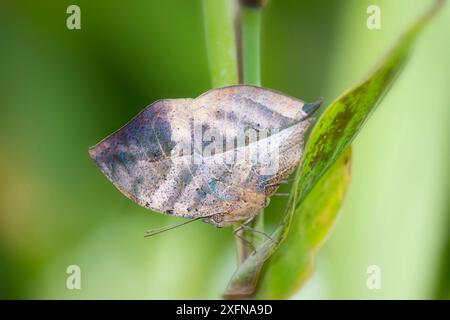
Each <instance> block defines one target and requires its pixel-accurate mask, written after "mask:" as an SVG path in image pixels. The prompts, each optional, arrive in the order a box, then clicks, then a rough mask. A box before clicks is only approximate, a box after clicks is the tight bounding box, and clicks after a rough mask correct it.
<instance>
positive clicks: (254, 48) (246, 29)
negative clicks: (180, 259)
mask: <svg viewBox="0 0 450 320" xmlns="http://www.w3.org/2000/svg"><path fill="white" fill-rule="evenodd" d="M261 11H262V9H261V6H257V7H249V6H245V5H242V6H241V24H242V53H243V54H242V57H243V65H242V67H243V79H244V84H251V85H255V86H261ZM251 227H252V228H253V229H256V230H258V231H260V232H264V210H261V212H259V214H258V215H257V216H256V218H255V219H254V220H253V222H252V223H251ZM244 237H245V238H246V239H251V242H252V244H253V246H255V247H257V246H258V245H259V244H260V241H258V238H257V235H256V234H255V232H252V231H248V232H244ZM263 240H265V239H263Z"/></svg>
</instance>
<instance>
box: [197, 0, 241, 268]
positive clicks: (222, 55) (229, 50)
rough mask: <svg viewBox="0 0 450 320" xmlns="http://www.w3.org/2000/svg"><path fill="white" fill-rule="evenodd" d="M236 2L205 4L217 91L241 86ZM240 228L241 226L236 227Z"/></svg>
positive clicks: (217, 0) (210, 0)
mask: <svg viewBox="0 0 450 320" xmlns="http://www.w3.org/2000/svg"><path fill="white" fill-rule="evenodd" d="M232 6H233V1H231V0H203V16H204V22H205V36H206V50H207V52H208V61H209V70H210V74H211V82H212V86H213V88H217V87H224V86H228V85H234V84H238V83H239V64H238V48H237V41H236V30H235V25H234V23H235V21H234V17H233V7H232ZM235 227H236V228H238V227H239V225H236V226H235ZM238 236H239V237H236V250H237V256H238V263H241V262H243V261H244V260H245V259H246V257H247V250H246V246H245V243H244V241H243V240H242V238H240V237H242V236H243V232H239V234H238Z"/></svg>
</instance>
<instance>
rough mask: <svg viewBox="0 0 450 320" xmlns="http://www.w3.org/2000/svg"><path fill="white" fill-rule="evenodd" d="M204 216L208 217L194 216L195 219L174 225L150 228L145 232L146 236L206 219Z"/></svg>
mask: <svg viewBox="0 0 450 320" xmlns="http://www.w3.org/2000/svg"><path fill="white" fill-rule="evenodd" d="M204 218H206V217H198V218H194V219H191V220H188V221H184V222H181V223H177V224H174V225H171V226H167V227H162V228H157V229H150V230H147V231H146V232H145V235H144V237H146V238H147V237H153V236H156V235H157V234H160V233H163V232H166V231H169V230H172V229H175V228H178V227H181V226H184V225H185V224H188V223H191V222H194V221H197V220H200V219H204Z"/></svg>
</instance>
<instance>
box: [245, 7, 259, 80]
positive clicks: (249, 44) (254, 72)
mask: <svg viewBox="0 0 450 320" xmlns="http://www.w3.org/2000/svg"><path fill="white" fill-rule="evenodd" d="M261 10H262V9H261V8H249V7H245V6H244V7H242V8H241V18H242V44H243V60H244V61H243V69H244V83H245V84H252V85H255V86H261V54H260V52H261V45H260V41H261Z"/></svg>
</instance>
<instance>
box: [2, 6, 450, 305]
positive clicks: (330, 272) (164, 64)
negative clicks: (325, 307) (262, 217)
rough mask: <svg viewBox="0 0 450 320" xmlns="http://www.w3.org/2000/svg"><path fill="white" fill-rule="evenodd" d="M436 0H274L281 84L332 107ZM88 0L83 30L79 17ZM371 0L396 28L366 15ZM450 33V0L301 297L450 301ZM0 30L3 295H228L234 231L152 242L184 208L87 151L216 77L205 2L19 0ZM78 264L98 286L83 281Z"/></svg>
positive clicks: (272, 71) (268, 41)
mask: <svg viewBox="0 0 450 320" xmlns="http://www.w3.org/2000/svg"><path fill="white" fill-rule="evenodd" d="M430 3H431V1H424V0H414V1H412V0H383V1H381V0H345V1H344V0H339V1H338V0H335V1H329V0H320V1H318V0H314V1H313V0H302V1H298V0H272V1H270V2H269V4H268V6H267V7H266V9H265V12H264V16H263V27H262V34H263V39H262V82H263V86H265V87H270V88H274V89H278V90H281V91H283V92H285V93H286V94H289V95H292V96H295V97H298V98H301V99H304V100H307V101H313V100H315V99H317V98H318V97H321V96H323V97H324V98H325V104H327V103H329V102H331V101H332V100H333V99H334V98H335V97H336V96H337V95H338V94H339V93H341V92H342V91H343V90H345V89H347V88H348V87H350V86H352V85H354V84H356V83H357V82H358V81H360V80H361V79H362V78H363V77H364V75H365V74H367V73H368V72H369V70H371V68H373V66H374V65H375V63H376V61H377V60H378V59H379V58H380V57H381V56H382V55H383V53H384V52H386V50H387V49H388V48H389V47H390V46H391V45H392V44H393V43H394V41H395V40H396V39H397V37H398V36H399V35H400V34H401V32H402V31H403V30H405V28H407V26H409V25H410V24H411V23H412V22H413V21H414V20H415V18H417V16H418V15H419V14H420V13H421V12H423V11H424V10H425V9H426V8H427V7H428V6H429V4H430ZM70 4H77V5H79V6H80V8H81V26H82V29H81V30H68V29H67V28H66V19H67V17H68V14H66V8H67V7H68V5H70ZM370 4H376V5H379V6H380V7H381V10H382V29H381V30H373V31H370V30H368V29H367V28H366V19H367V17H368V15H367V13H366V9H367V7H368V6H369V5H370ZM449 31H450V6H449V5H448V4H447V5H446V6H445V7H444V10H443V11H442V12H441V13H440V14H439V15H438V17H437V18H436V19H435V21H433V22H432V23H431V25H430V26H429V27H428V28H427V29H426V30H425V32H424V33H423V34H422V36H421V37H420V39H419V41H418V43H417V45H416V48H415V51H414V52H413V54H412V56H411V58H410V61H409V64H408V65H407V67H406V68H405V70H404V72H403V73H402V75H401V77H400V78H399V79H398V81H397V82H396V83H395V85H394V87H393V88H392V90H391V91H390V93H389V94H388V96H387V97H386V98H385V100H384V101H383V103H382V104H381V105H380V108H379V109H378V110H377V112H376V113H375V114H374V115H373V117H372V118H371V120H370V121H369V123H368V124H367V126H366V127H365V128H364V129H363V131H362V132H361V134H360V135H359V137H358V138H357V140H356V141H355V143H354V161H353V162H354V166H353V180H352V183H351V187H350V190H349V193H348V195H347V199H346V201H345V205H344V207H343V208H342V210H341V213H340V219H339V220H338V223H337V225H336V227H335V230H334V233H333V234H332V235H331V237H330V238H329V240H328V242H327V243H326V245H325V247H324V248H323V249H322V250H321V252H320V254H319V257H318V260H317V271H316V273H315V274H314V276H313V277H312V278H311V279H310V281H309V282H308V283H307V284H306V286H305V287H304V288H303V289H302V290H301V291H300V292H299V293H298V294H297V295H296V296H295V297H294V298H314V299H315V298H319V299H322V298H332V299H334V298H344V299H346V298H354V299H372V298H373V299H383V298H385V299H392V298H405V299H409V298H419V299H431V298H450V233H449V230H450V200H449V189H450V185H449V184H450V170H449V169H450V166H449V163H450V152H449V151H450V149H449V148H450V146H449V141H450V139H449V138H450V102H449V101H450V90H449V88H450V41H449V37H448V33H449ZM0 41H1V42H0V148H1V149H0V150H1V151H0V152H1V153H0V298H13V299H14V298H31V299H34V298H39V299H48V298H62V299H77V298H88V299H90V298H126V299H128V298H137V299H152V298H159V299H174V298H190V299H195V298H219V297H220V294H221V292H222V290H223V289H224V288H225V286H226V284H227V282H228V280H229V278H230V276H231V274H232V272H233V270H234V268H235V263H236V258H235V248H234V239H233V236H232V230H229V229H222V230H220V229H215V228H214V227H212V226H210V225H206V224H203V223H200V222H199V223H194V224H191V225H189V226H186V227H183V228H179V229H177V230H176V231H171V232H168V233H165V234H163V235H160V236H158V237H154V238H151V239H144V238H143V234H144V231H145V230H146V229H149V228H155V227H160V226H163V225H167V224H171V223H174V222H177V221H180V220H179V219H176V218H173V217H164V216H162V215H159V214H155V213H151V212H148V211H147V210H145V209H143V208H140V207H139V206H137V205H135V204H134V203H132V202H131V201H129V200H128V199H126V198H125V197H124V196H123V195H121V194H120V192H119V191H117V190H116V189H115V188H114V187H113V186H112V184H110V183H109V182H108V181H107V179H106V178H105V177H104V176H103V175H102V174H101V173H100V171H99V170H98V169H97V167H96V166H95V165H94V163H93V161H91V160H90V158H89V157H88V154H87V149H88V147H89V146H91V145H93V144H95V143H97V142H98V141H99V140H100V139H102V138H104V137H105V136H106V135H108V134H109V133H111V132H113V131H114V130H116V129H117V128H119V127H120V126H122V125H123V124H124V123H126V122H127V121H128V120H129V119H130V118H131V117H133V116H134V115H135V114H136V113H138V112H139V111H140V110H141V109H142V108H143V107H145V106H146V105H148V104H150V103H151V102H153V101H155V100H157V99H160V98H177V97H195V96H198V95H199V94H201V93H202V92H204V91H206V90H208V89H210V79H209V72H208V64H207V56H206V48H205V42H204V30H203V20H202V5H201V1H199V0H189V1H186V0H166V1H148V0H134V1H119V0H116V1H113V0H108V1H106V0H97V1H88V0H84V1H81V0H78V1H65V0H59V1H57V0H54V1H49V0H45V1H22V0H21V1H5V0H2V1H0ZM284 202H285V199H280V198H277V199H274V201H272V202H271V206H270V207H269V209H267V210H266V216H267V217H268V219H270V220H272V221H276V220H277V219H278V218H279V217H280V216H281V214H282V212H283V208H284V205H285V203H284ZM72 264H75V265H79V266H80V267H81V276H82V278H81V286H82V288H81V290H68V289H66V278H67V276H68V275H67V274H66V268H67V267H68V266H69V265H72ZM369 265H378V266H379V267H380V269H381V276H382V278H381V279H382V280H381V283H382V284H381V289H379V290H369V289H368V288H367V286H366V280H367V277H368V274H367V273H366V270H367V267H368V266H369Z"/></svg>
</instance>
